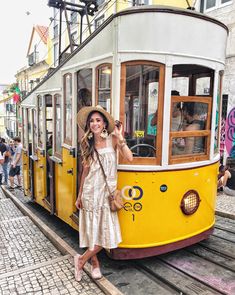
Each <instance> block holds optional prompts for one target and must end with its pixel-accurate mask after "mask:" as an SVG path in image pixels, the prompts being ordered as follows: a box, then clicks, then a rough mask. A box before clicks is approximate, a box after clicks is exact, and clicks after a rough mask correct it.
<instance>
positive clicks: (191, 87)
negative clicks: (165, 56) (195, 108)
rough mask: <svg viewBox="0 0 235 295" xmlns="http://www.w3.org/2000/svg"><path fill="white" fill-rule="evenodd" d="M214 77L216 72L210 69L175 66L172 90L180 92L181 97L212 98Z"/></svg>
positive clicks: (190, 65)
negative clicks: (197, 96)
mask: <svg viewBox="0 0 235 295" xmlns="http://www.w3.org/2000/svg"><path fill="white" fill-rule="evenodd" d="M213 77H214V71H213V70H212V69H210V68H206V67H203V66H199V65H194V64H179V65H174V66H173V71H172V90H173V89H174V90H177V91H179V92H180V95H181V96H188V95H191V96H192V95H194V96H195V95H200V96H208V95H210V96H212V91H213Z"/></svg>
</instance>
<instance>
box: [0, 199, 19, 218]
mask: <svg viewBox="0 0 235 295" xmlns="http://www.w3.org/2000/svg"><path fill="white" fill-rule="evenodd" d="M0 195H1V194H0ZM0 212H1V214H0V223H1V222H2V221H3V220H10V219H11V218H17V217H21V216H24V215H23V214H22V213H21V211H20V210H19V209H18V208H17V207H16V206H15V205H14V203H13V202H12V201H11V200H10V199H7V198H5V199H1V200H0Z"/></svg>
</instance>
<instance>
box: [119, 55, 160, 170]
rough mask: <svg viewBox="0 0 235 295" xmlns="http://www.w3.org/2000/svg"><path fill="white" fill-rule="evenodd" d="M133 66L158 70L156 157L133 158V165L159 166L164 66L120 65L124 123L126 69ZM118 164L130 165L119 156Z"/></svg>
mask: <svg viewBox="0 0 235 295" xmlns="http://www.w3.org/2000/svg"><path fill="white" fill-rule="evenodd" d="M134 65H151V66H155V67H158V68H159V81H158V83H159V87H158V116H157V117H158V118H157V126H158V127H157V134H156V146H155V147H156V151H157V153H156V156H155V157H134V158H133V162H132V163H131V164H133V165H161V161H162V130H163V106H164V87H165V65H164V64H161V63H157V62H154V61H147V60H146V61H145V60H136V61H127V62H124V63H122V64H121V91H120V96H121V97H120V120H121V122H124V113H125V93H126V67H127V66H134ZM119 164H130V163H129V162H128V161H126V160H124V159H123V157H122V156H121V155H120V157H119Z"/></svg>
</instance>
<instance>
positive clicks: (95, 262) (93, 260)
mask: <svg viewBox="0 0 235 295" xmlns="http://www.w3.org/2000/svg"><path fill="white" fill-rule="evenodd" d="M91 264H92V267H93V268H97V267H100V263H99V260H98V257H97V255H94V256H92V257H91Z"/></svg>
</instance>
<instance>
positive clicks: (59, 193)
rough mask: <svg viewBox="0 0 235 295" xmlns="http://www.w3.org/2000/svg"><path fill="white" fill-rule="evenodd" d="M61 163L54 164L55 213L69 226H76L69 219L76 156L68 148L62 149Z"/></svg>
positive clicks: (72, 202) (71, 210)
mask: <svg viewBox="0 0 235 295" xmlns="http://www.w3.org/2000/svg"><path fill="white" fill-rule="evenodd" d="M62 159H63V162H62V163H61V164H59V163H56V164H55V195H56V215H57V216H58V217H59V218H61V219H62V220H63V221H65V222H66V223H67V224H69V225H70V226H72V227H74V228H77V227H76V224H75V223H74V222H73V220H72V219H71V216H72V214H73V213H74V211H75V205H74V204H75V201H76V177H77V171H76V158H75V157H74V156H73V155H72V153H71V152H70V150H68V149H66V148H63V149H62Z"/></svg>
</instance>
